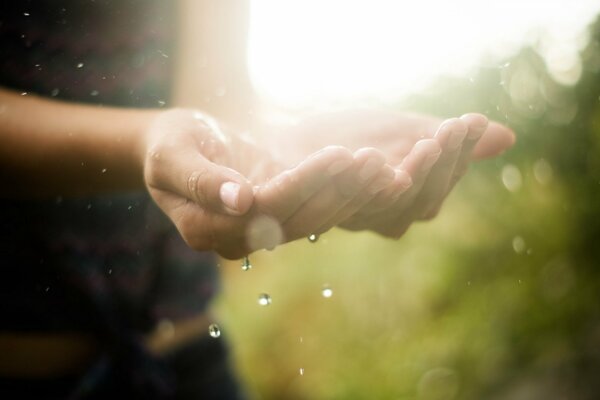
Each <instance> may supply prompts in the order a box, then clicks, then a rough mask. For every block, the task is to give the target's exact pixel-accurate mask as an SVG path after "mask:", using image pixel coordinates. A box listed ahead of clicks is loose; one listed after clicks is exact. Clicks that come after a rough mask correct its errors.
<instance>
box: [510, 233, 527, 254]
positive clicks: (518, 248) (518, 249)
mask: <svg viewBox="0 0 600 400" xmlns="http://www.w3.org/2000/svg"><path fill="white" fill-rule="evenodd" d="M512 247H513V250H514V251H515V253H517V254H521V253H523V251H525V240H524V239H523V238H522V237H521V236H515V237H514V239H513V241H512Z"/></svg>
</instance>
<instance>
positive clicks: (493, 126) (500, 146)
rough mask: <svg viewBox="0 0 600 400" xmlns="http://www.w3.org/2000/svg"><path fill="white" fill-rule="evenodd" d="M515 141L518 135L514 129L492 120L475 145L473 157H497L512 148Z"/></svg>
mask: <svg viewBox="0 0 600 400" xmlns="http://www.w3.org/2000/svg"><path fill="white" fill-rule="evenodd" d="M515 143H516V135H515V132H514V131H513V130H512V129H510V128H508V127H507V126H504V125H502V124H499V123H497V122H493V121H492V122H490V124H489V126H488V128H487V129H486V131H485V132H484V134H483V136H482V137H481V139H480V140H479V142H478V143H477V145H476V146H475V149H474V151H473V157H474V158H475V159H485V158H490V157H495V156H498V155H500V154H502V153H503V152H505V151H506V150H507V149H509V148H511V147H512V146H513V145H514V144H515Z"/></svg>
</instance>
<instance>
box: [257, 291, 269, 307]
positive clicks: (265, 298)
mask: <svg viewBox="0 0 600 400" xmlns="http://www.w3.org/2000/svg"><path fill="white" fill-rule="evenodd" d="M258 304H259V305H261V306H263V307H264V306H268V305H269V304H271V296H269V295H268V294H266V293H261V294H259V295H258Z"/></svg>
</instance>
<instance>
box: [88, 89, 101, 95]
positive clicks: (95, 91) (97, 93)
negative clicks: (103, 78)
mask: <svg viewBox="0 0 600 400" xmlns="http://www.w3.org/2000/svg"><path fill="white" fill-rule="evenodd" d="M99 94H100V92H99V91H97V90H92V91H91V92H90V96H98V95H99Z"/></svg>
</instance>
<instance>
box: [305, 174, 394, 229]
mask: <svg viewBox="0 0 600 400" xmlns="http://www.w3.org/2000/svg"><path fill="white" fill-rule="evenodd" d="M394 179H395V172H394V169H393V168H392V167H390V166H389V165H383V166H382V168H381V170H380V171H379V172H378V173H377V175H376V176H375V177H373V179H371V181H370V182H369V183H368V185H366V186H365V187H363V188H362V189H361V190H360V191H359V192H357V193H356V194H355V195H354V197H353V198H352V199H351V200H350V201H349V202H347V203H346V204H345V205H344V206H343V207H341V208H340V209H339V210H338V211H337V212H336V213H335V215H333V216H331V217H330V218H329V219H328V220H327V221H326V222H325V223H323V224H321V226H320V227H319V229H318V230H317V231H316V232H317V233H318V232H320V231H326V230H328V229H331V228H332V227H333V226H336V225H338V224H339V223H340V222H342V221H345V220H347V219H348V218H351V217H352V216H353V215H355V214H356V213H357V212H358V211H359V210H362V209H363V208H364V207H365V206H366V205H367V204H368V203H369V202H370V201H371V200H372V199H373V198H374V197H375V196H377V194H378V193H380V192H381V191H383V190H385V189H387V188H388V187H389V186H391V185H392V184H393V183H394Z"/></svg>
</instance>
